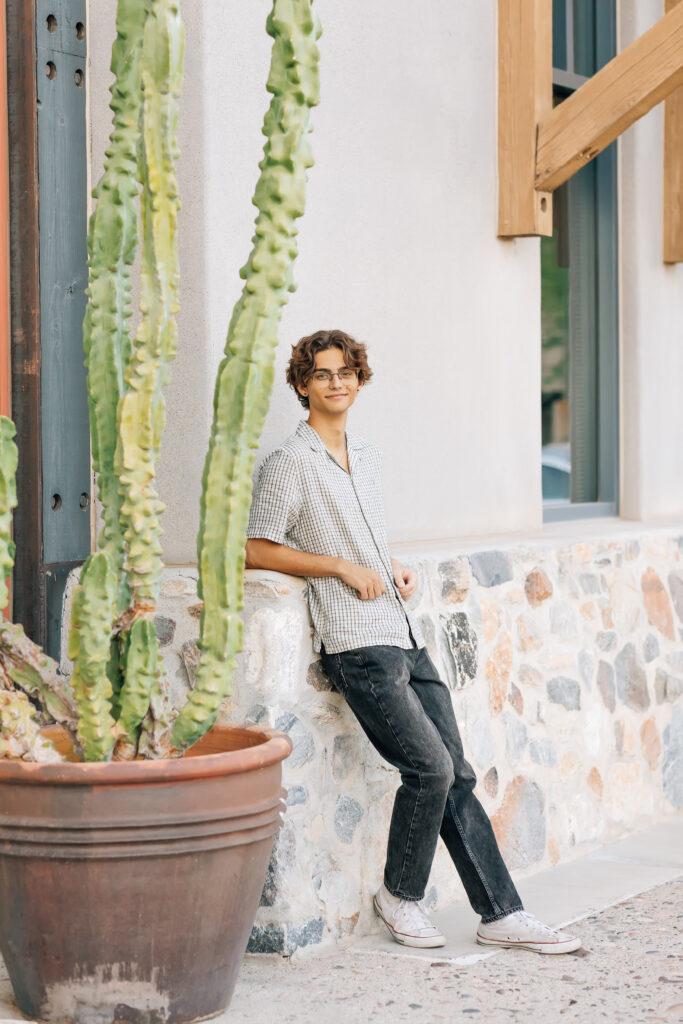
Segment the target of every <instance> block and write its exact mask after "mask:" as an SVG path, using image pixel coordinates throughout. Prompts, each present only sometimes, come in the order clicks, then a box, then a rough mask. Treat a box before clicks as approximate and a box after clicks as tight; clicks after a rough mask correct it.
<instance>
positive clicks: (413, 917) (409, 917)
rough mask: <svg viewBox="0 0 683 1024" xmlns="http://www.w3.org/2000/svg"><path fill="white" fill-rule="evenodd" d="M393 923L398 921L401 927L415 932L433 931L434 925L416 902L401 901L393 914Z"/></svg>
mask: <svg viewBox="0 0 683 1024" xmlns="http://www.w3.org/2000/svg"><path fill="white" fill-rule="evenodd" d="M393 918H394V923H395V924H398V923H399V920H400V922H401V924H402V925H403V927H405V928H411V929H415V930H419V931H422V930H425V929H428V930H429V931H434V930H435V929H434V925H433V924H432V922H431V921H430V920H429V918H428V917H427V915H426V914H425V912H424V910H423V908H422V907H421V906H420V904H419V902H418V901H416V900H402V901H401V902H400V903H399V905H398V906H397V907H396V909H395V910H394V912H393Z"/></svg>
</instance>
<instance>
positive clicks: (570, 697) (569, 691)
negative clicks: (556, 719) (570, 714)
mask: <svg viewBox="0 0 683 1024" xmlns="http://www.w3.org/2000/svg"><path fill="white" fill-rule="evenodd" d="M546 689H547V692H548V700H549V701H550V702H551V703H552V704H561V705H562V706H563V707H565V708H566V709H567V711H579V709H580V708H581V687H580V686H579V684H578V683H577V681H576V680H575V679H569V678H568V677H567V676H555V677H554V679H550V680H549V681H548V683H547V687H546Z"/></svg>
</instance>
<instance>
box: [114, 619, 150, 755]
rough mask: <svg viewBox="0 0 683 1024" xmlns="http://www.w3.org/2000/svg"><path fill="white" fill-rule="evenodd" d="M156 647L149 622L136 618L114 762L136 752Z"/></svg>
mask: <svg viewBox="0 0 683 1024" xmlns="http://www.w3.org/2000/svg"><path fill="white" fill-rule="evenodd" d="M157 662H158V648H157V642H156V632H155V629H154V623H153V622H152V620H151V619H136V620H135V622H134V623H133V625H132V626H131V628H130V632H129V635H128V644H127V651H126V668H127V672H126V682H125V683H124V686H123V688H122V690H121V695H120V710H119V717H118V721H117V723H116V726H115V727H114V735H115V737H116V738H117V741H118V742H117V748H118V749H117V751H116V752H115V754H114V759H115V760H118V759H120V760H129V759H130V758H131V755H132V756H133V757H134V756H135V753H136V752H137V742H138V729H139V726H140V723H141V722H142V720H143V718H144V717H145V715H146V714H147V709H148V707H149V700H150V694H151V692H152V688H153V686H154V685H155V683H156V678H157Z"/></svg>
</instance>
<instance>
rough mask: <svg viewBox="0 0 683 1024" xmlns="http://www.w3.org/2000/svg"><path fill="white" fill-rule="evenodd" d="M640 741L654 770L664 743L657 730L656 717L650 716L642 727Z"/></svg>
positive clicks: (651, 768)
mask: <svg viewBox="0 0 683 1024" xmlns="http://www.w3.org/2000/svg"><path fill="white" fill-rule="evenodd" d="M640 742H641V743H642V745H643V754H644V756H645V760H646V761H647V763H648V764H649V766H650V770H651V771H654V770H655V768H656V767H657V761H658V760H659V755H660V754H661V752H662V743H661V740H660V738H659V732H658V731H657V723H656V722H655V720H654V718H648V719H647V721H645V722H643V724H642V725H641V727H640Z"/></svg>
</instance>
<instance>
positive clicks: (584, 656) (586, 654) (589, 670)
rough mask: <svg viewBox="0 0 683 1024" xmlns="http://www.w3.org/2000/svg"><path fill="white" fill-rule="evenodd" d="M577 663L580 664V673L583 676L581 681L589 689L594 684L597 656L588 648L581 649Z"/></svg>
mask: <svg viewBox="0 0 683 1024" xmlns="http://www.w3.org/2000/svg"><path fill="white" fill-rule="evenodd" d="M577 663H578V666H579V675H580V676H581V682H582V683H583V685H584V686H585V687H586V689H587V690H590V688H591V686H592V684H593V672H594V671H595V657H594V655H593V652H592V651H589V650H587V649H586V648H584V649H583V650H581V651H579V656H578V658H577Z"/></svg>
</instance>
